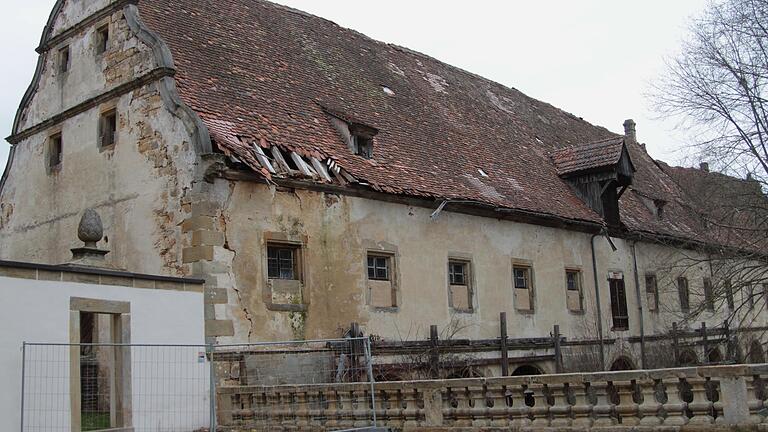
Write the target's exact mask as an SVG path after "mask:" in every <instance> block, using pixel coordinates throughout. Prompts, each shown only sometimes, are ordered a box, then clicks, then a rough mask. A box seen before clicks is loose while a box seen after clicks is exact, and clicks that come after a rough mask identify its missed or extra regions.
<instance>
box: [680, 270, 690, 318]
mask: <svg viewBox="0 0 768 432" xmlns="http://www.w3.org/2000/svg"><path fill="white" fill-rule="evenodd" d="M677 294H678V296H679V297H680V310H682V311H684V312H687V311H689V310H691V293H690V291H688V278H685V277H682V276H681V277H679V278H677Z"/></svg>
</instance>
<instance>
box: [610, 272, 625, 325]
mask: <svg viewBox="0 0 768 432" xmlns="http://www.w3.org/2000/svg"><path fill="white" fill-rule="evenodd" d="M608 281H609V283H610V289H611V315H613V329H614V330H619V331H623V330H629V312H628V311H629V309H628V308H627V293H626V289H625V288H624V279H609V280H608Z"/></svg>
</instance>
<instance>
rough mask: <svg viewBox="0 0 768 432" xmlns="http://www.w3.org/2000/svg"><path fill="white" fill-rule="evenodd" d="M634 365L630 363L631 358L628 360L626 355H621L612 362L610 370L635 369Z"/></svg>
mask: <svg viewBox="0 0 768 432" xmlns="http://www.w3.org/2000/svg"><path fill="white" fill-rule="evenodd" d="M635 369H636V368H635V365H634V364H633V363H632V360H630V359H629V358H627V357H624V356H621V357H619V358H617V359H616V360H615V361H614V362H613V364H611V370H612V371H625V370H635Z"/></svg>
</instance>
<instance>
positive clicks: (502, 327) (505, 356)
mask: <svg viewBox="0 0 768 432" xmlns="http://www.w3.org/2000/svg"><path fill="white" fill-rule="evenodd" d="M499 332H500V333H501V335H500V336H501V338H500V339H499V340H500V347H499V351H501V376H509V351H508V350H507V313H506V312H502V313H500V314H499Z"/></svg>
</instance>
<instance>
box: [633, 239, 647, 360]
mask: <svg viewBox="0 0 768 432" xmlns="http://www.w3.org/2000/svg"><path fill="white" fill-rule="evenodd" d="M636 244H637V242H635V241H633V242H632V243H631V247H632V265H633V266H634V273H635V293H636V294H637V311H638V312H639V313H640V368H641V369H645V326H644V324H643V302H642V295H641V293H640V276H639V275H638V274H637V253H636V252H635V245H636Z"/></svg>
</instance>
